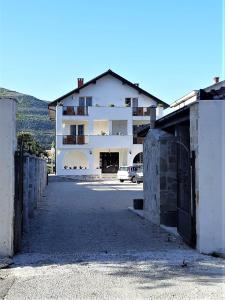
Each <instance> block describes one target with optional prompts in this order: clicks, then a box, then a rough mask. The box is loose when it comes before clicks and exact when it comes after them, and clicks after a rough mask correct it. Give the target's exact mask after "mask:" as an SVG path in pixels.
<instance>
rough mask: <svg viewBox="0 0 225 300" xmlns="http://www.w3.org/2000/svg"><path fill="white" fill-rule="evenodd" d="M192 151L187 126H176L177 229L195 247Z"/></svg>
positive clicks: (193, 158) (193, 159)
mask: <svg viewBox="0 0 225 300" xmlns="http://www.w3.org/2000/svg"><path fill="white" fill-rule="evenodd" d="M194 161H195V157H194V153H192V156H191V153H190V133H189V126H187V125H178V126H177V229H178V232H179V234H180V235H181V236H182V238H183V239H184V241H185V242H186V243H187V244H188V245H190V246H191V247H195V242H196V226H195V197H194V196H195V192H194V188H195V187H194V186H193V185H194V175H195V166H194Z"/></svg>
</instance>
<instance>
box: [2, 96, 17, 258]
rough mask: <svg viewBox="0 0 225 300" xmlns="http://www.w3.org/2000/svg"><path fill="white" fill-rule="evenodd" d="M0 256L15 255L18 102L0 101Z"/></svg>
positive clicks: (10, 100)
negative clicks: (15, 166)
mask: <svg viewBox="0 0 225 300" xmlns="http://www.w3.org/2000/svg"><path fill="white" fill-rule="evenodd" d="M0 141H1V146H0V208H1V209H0V256H1V255H6V256H11V255H12V254H13V216H14V152H15V150H16V101H15V100H13V99H4V98H3V99H0Z"/></svg>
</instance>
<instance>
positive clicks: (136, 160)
mask: <svg viewBox="0 0 225 300" xmlns="http://www.w3.org/2000/svg"><path fill="white" fill-rule="evenodd" d="M133 164H143V152H139V153H138V154H137V155H136V156H135V157H134V159H133Z"/></svg>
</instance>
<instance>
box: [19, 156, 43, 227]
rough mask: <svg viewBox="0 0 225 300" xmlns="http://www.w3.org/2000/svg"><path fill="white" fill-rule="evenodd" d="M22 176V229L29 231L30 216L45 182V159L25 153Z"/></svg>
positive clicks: (39, 198)
mask: <svg viewBox="0 0 225 300" xmlns="http://www.w3.org/2000/svg"><path fill="white" fill-rule="evenodd" d="M23 177H24V179H23V231H24V232H29V228H30V218H32V217H33V215H34V210H35V209H36V208H37V206H38V203H39V202H40V200H41V197H42V196H43V193H44V189H45V187H46V183H47V166H46V161H45V160H44V159H41V158H39V157H35V156H32V155H27V154H25V155H24V170H23Z"/></svg>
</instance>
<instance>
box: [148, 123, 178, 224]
mask: <svg viewBox="0 0 225 300" xmlns="http://www.w3.org/2000/svg"><path fill="white" fill-rule="evenodd" d="M176 212H177V170H176V141H175V137H174V136H173V135H170V134H168V133H166V132H164V131H162V130H160V129H151V130H150V131H149V133H148V135H147V137H146V138H145V141H144V216H145V217H146V218H147V219H149V220H150V221H151V222H153V223H155V224H158V225H159V224H164V225H167V226H176Z"/></svg>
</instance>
